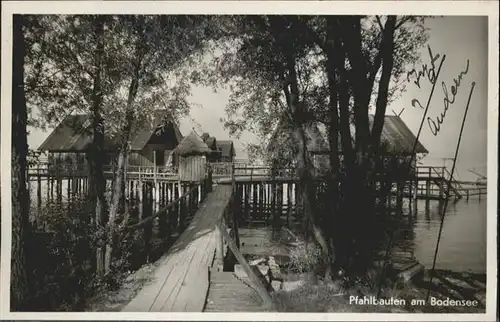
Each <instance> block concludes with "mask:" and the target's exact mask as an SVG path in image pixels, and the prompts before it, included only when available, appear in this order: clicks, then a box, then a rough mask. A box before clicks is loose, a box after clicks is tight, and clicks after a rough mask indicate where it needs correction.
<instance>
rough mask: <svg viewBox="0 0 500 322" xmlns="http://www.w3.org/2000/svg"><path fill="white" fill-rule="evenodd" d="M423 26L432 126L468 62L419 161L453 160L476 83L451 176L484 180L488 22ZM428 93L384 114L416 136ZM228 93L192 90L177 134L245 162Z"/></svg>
mask: <svg viewBox="0 0 500 322" xmlns="http://www.w3.org/2000/svg"><path fill="white" fill-rule="evenodd" d="M425 24H426V27H427V28H429V34H430V38H429V40H428V45H429V46H430V47H431V49H432V53H433V55H434V56H436V55H437V54H439V55H440V58H439V59H438V60H437V61H436V65H437V66H438V65H439V62H440V61H441V58H442V57H443V56H444V55H446V58H445V60H444V61H443V64H442V68H441V71H440V73H439V77H438V79H437V81H436V86H435V89H434V93H433V95H432V99H431V101H430V105H429V109H428V114H427V116H428V117H430V118H431V119H432V120H434V122H436V117H438V116H439V115H440V114H441V113H442V112H443V111H444V109H445V105H444V101H443V100H444V97H445V94H444V92H443V87H442V86H443V85H442V82H444V83H445V84H446V87H447V89H448V94H449V95H448V97H449V98H450V100H451V97H452V95H451V86H452V85H454V79H458V75H459V74H460V72H461V71H463V70H465V69H466V66H467V60H469V68H468V72H467V73H466V74H465V75H463V76H462V79H461V81H460V86H459V87H458V89H457V93H456V97H455V101H454V103H453V104H450V105H449V107H448V109H447V111H446V115H445V118H444V120H443V122H442V124H441V129H440V131H439V133H438V134H437V135H436V136H434V135H433V134H432V133H431V129H430V128H429V125H428V122H424V125H423V128H422V131H421V135H420V142H421V143H422V144H423V145H424V146H425V147H426V148H427V150H429V155H428V156H427V157H426V158H425V159H424V160H423V162H424V164H426V165H443V160H442V158H451V157H453V156H454V154H455V149H456V146H457V140H458V137H459V133H460V127H461V122H462V119H463V116H464V111H465V107H466V105H467V99H468V97H469V93H470V91H471V82H473V81H474V82H475V83H476V84H475V87H474V90H473V93H472V97H471V101H470V105H469V111H468V114H467V119H466V123H465V128H464V135H463V136H462V141H461V144H460V150H459V156H458V158H457V160H458V161H457V166H456V169H457V170H456V171H455V173H456V175H458V178H459V179H462V180H475V179H476V178H477V176H476V175H474V174H472V173H471V172H469V171H468V169H475V170H476V171H478V172H479V173H483V174H485V175H486V158H487V156H486V150H487V149H486V146H487V140H486V138H487V127H486V123H487V99H488V98H487V85H488V84H487V79H488V73H487V66H488V45H487V44H488V20H487V17H460V16H450V17H438V18H432V19H428V20H426V23H425ZM421 54H422V62H421V63H423V64H427V65H430V61H431V60H430V57H429V53H428V48H427V47H424V48H423V49H422V50H421ZM420 65H421V64H420ZM437 66H436V70H437ZM415 69H416V70H417V71H418V70H419V69H420V68H419V65H417V66H415ZM430 93H431V84H430V83H429V82H428V81H425V80H423V79H421V81H420V88H418V87H417V86H416V85H415V84H413V83H407V85H406V91H405V92H404V93H403V94H402V95H401V96H400V97H399V98H398V99H397V100H395V101H394V102H392V103H391V105H389V106H388V108H387V114H393V111H395V112H397V113H399V112H401V111H402V113H401V115H400V116H401V118H402V119H403V121H404V122H405V123H406V124H407V126H408V127H409V128H410V130H411V131H412V132H413V133H414V134H415V135H416V134H417V132H418V129H419V126H420V122H421V120H422V116H423V113H424V110H423V109H420V108H415V107H412V104H411V102H412V100H413V99H418V100H419V101H420V102H421V103H422V105H423V106H424V107H425V104H426V102H427V99H428V97H429V94H430ZM229 94H230V92H229V91H228V90H222V89H221V90H218V91H217V92H214V91H213V90H212V88H210V87H203V86H194V87H193V88H192V96H191V98H190V101H191V102H193V103H196V104H193V105H194V107H193V108H192V110H191V112H190V115H189V117H187V118H184V119H182V120H181V123H180V130H181V132H182V133H183V135H187V134H189V132H190V131H191V130H193V129H195V130H196V132H197V133H198V134H201V133H203V132H208V133H210V135H212V136H215V137H216V138H217V139H218V140H227V139H232V140H233V141H234V142H235V147H236V158H239V159H245V158H247V155H246V152H245V148H244V146H245V143H249V142H257V138H256V137H255V135H253V134H252V133H248V132H247V133H244V134H243V135H241V136H240V138H239V139H236V138H232V137H230V136H229V133H228V131H226V130H225V129H224V126H223V124H222V123H221V122H220V118H222V117H224V116H225V112H224V109H225V106H226V104H227V103H228V101H229ZM197 105H199V106H200V107H197ZM436 123H437V122H436ZM49 134H50V130H49V131H45V132H44V131H41V130H38V129H30V135H29V136H28V144H29V145H30V148H32V149H36V148H38V146H39V145H40V144H41V143H42V142H43V140H45V138H46V137H47V136H48V135H49ZM446 165H447V166H448V168H449V169H451V167H452V163H451V162H450V161H447V162H446Z"/></svg>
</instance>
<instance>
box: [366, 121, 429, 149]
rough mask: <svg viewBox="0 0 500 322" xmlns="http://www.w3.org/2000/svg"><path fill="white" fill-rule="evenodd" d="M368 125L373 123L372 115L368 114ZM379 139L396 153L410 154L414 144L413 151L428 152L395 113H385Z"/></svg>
mask: <svg viewBox="0 0 500 322" xmlns="http://www.w3.org/2000/svg"><path fill="white" fill-rule="evenodd" d="M369 117H370V118H369V121H370V127H371V126H372V124H373V115H370V116H369ZM380 140H381V141H382V142H385V143H386V144H387V145H388V146H389V149H390V151H391V152H393V153H396V154H410V153H411V152H412V151H413V145H414V144H415V142H416V143H417V144H416V146H415V153H416V154H418V153H429V151H427V149H426V148H425V147H424V146H423V145H422V143H420V142H419V141H417V137H416V136H415V135H414V134H413V133H412V132H411V131H410V129H409V128H408V126H406V124H405V123H404V122H403V120H402V119H401V118H400V117H399V116H397V115H386V116H385V120H384V127H383V128H382V134H381V136H380Z"/></svg>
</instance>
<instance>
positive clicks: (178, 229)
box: [119, 177, 212, 262]
mask: <svg viewBox="0 0 500 322" xmlns="http://www.w3.org/2000/svg"><path fill="white" fill-rule="evenodd" d="M146 186H147V185H146ZM149 187H152V185H149ZM211 191H212V181H211V178H210V177H207V178H205V179H204V180H203V181H201V182H198V183H195V184H190V185H189V186H188V188H187V189H186V190H185V191H184V193H182V195H181V196H179V197H178V198H176V199H175V200H173V201H171V202H170V203H168V204H167V205H163V207H161V208H160V210H158V211H157V212H155V213H153V212H151V209H152V207H151V203H152V198H153V196H152V194H153V193H154V191H153V189H150V190H149V191H145V192H146V193H145V194H144V195H143V200H142V203H141V204H139V205H138V206H139V207H143V208H142V214H143V217H142V218H138V220H137V221H136V222H135V223H131V224H130V223H128V224H127V225H126V226H121V227H120V229H119V232H120V234H119V235H120V236H121V240H122V241H124V240H126V239H127V238H128V237H130V236H131V235H132V234H134V233H136V234H138V235H140V236H141V239H142V244H140V245H136V246H135V247H134V249H135V250H136V252H138V254H133V256H145V258H144V259H143V260H144V261H145V262H149V261H150V260H149V256H150V255H152V254H153V253H155V252H156V255H157V256H160V255H162V254H161V253H162V252H163V251H164V247H163V245H165V244H167V245H168V244H170V242H171V241H174V240H175V239H176V238H177V237H178V236H180V234H181V233H182V232H183V231H184V229H185V228H186V227H187V226H188V225H189V222H190V220H191V218H192V217H194V215H195V213H196V211H197V210H198V209H199V207H200V204H201V203H202V202H203V201H204V200H205V198H206V196H207V194H208V193H209V192H211ZM128 221H129V222H130V221H133V220H128Z"/></svg>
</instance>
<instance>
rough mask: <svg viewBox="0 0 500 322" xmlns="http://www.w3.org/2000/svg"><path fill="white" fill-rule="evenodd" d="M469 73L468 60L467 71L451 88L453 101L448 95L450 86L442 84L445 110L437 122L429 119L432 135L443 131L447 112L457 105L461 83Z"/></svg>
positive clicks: (455, 80)
mask: <svg viewBox="0 0 500 322" xmlns="http://www.w3.org/2000/svg"><path fill="white" fill-rule="evenodd" d="M468 71H469V60H468V59H467V66H466V67H465V69H464V70H463V71H461V72H460V73H459V74H458V76H457V78H454V79H453V81H454V82H455V85H451V88H450V90H451V95H452V98H451V99H450V96H449V94H448V86H447V85H446V83H445V82H442V83H441V85H442V88H443V93H444V99H443V102H444V110H443V112H441V115H438V116H437V117H436V121H434V120H433V119H432V118H430V117H427V124H429V128H430V130H431V132H432V134H434V135H435V136H436V135H437V134H438V133H439V131H441V125H442V124H443V122H444V118H445V117H446V112H447V111H448V108H449V107H450V105H452V104H453V103H455V98H456V95H457V93H458V89H459V88H460V83H461V81H462V78H463V77H464V76H465V75H467V72H468ZM473 88H474V87H473ZM473 88H472V89H471V90H473Z"/></svg>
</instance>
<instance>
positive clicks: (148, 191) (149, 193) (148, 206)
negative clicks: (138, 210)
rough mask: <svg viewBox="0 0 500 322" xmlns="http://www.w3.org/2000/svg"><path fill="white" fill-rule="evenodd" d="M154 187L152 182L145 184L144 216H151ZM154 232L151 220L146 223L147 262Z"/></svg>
mask: <svg viewBox="0 0 500 322" xmlns="http://www.w3.org/2000/svg"><path fill="white" fill-rule="evenodd" d="M152 203H153V187H152V185H151V184H150V183H146V184H145V185H144V200H143V204H142V208H143V210H142V213H143V215H144V218H147V217H151V216H152V215H153V214H152V211H153V207H152ZM152 233H153V221H152V220H149V221H148V222H147V223H146V224H145V225H144V255H145V257H146V263H149V256H150V254H151V237H152Z"/></svg>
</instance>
